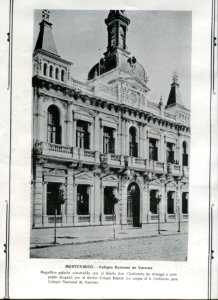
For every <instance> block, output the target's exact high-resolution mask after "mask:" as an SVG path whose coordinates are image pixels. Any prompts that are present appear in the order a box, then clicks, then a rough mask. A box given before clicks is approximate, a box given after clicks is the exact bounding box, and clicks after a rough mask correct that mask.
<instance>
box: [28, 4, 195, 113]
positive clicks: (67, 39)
mask: <svg viewBox="0 0 218 300" xmlns="http://www.w3.org/2000/svg"><path fill="white" fill-rule="evenodd" d="M108 13H109V11H106V10H105V11H101V10H89V11H88V10H83V11H81V10H80V11H79V10H74V11H72V10H51V11H50V22H51V23H52V24H53V26H52V28H53V35H54V38H55V42H56V47H57V50H58V54H59V55H61V57H62V58H64V59H67V60H69V61H72V62H73V66H72V72H71V75H72V76H73V77H74V78H76V79H78V80H81V81H86V79H87V76H88V72H89V70H90V69H91V67H92V66H93V65H94V64H96V63H97V62H98V61H99V58H100V57H103V56H104V55H103V53H104V52H105V51H106V47H107V27H106V25H105V22H104V20H105V18H107V16H108ZM126 14H127V16H128V17H129V19H130V25H129V26H128V31H127V48H128V51H130V52H131V54H132V55H134V56H135V57H136V59H137V61H138V62H140V63H141V64H142V65H143V67H144V68H145V71H146V73H147V75H148V78H149V81H148V87H149V88H150V92H149V93H148V99H150V100H152V101H154V102H159V99H160V96H162V97H163V101H164V102H165V103H166V102H167V99H168V95H169V92H170V84H171V83H172V74H173V72H175V71H176V72H177V73H178V77H179V80H178V81H179V84H180V92H181V96H182V100H183V103H184V105H185V106H186V107H188V108H190V97H191V27H192V15H191V12H189V11H137V10H132V11H128V10H127V11H126ZM41 20H42V14H41V11H40V10H35V13H34V41H33V43H34V45H33V47H35V43H36V39H37V36H38V32H39V23H40V21H41ZM99 49H100V50H99Z"/></svg>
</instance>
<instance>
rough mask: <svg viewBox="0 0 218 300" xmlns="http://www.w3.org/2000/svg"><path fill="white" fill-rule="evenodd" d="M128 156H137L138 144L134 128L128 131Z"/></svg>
mask: <svg viewBox="0 0 218 300" xmlns="http://www.w3.org/2000/svg"><path fill="white" fill-rule="evenodd" d="M129 155H130V156H134V157H137V156H138V143H137V135H136V128H135V127H131V128H130V129H129Z"/></svg>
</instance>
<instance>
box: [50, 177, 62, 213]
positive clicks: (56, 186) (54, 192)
mask: <svg viewBox="0 0 218 300" xmlns="http://www.w3.org/2000/svg"><path fill="white" fill-rule="evenodd" d="M60 186H61V183H56V182H49V183H48V184H47V207H46V214H47V215H48V216H51V215H55V210H57V215H60V214H61V199H60V197H59V191H60Z"/></svg>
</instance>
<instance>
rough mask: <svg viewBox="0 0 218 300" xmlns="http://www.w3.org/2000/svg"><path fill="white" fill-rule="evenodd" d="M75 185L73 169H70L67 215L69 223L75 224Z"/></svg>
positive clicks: (68, 175)
mask: <svg viewBox="0 0 218 300" xmlns="http://www.w3.org/2000/svg"><path fill="white" fill-rule="evenodd" d="M73 189H74V187H73V170H72V169H68V174H67V194H66V198H67V200H66V215H67V220H66V222H67V223H70V224H73V205H74V201H75V198H74V195H73V192H74V190H73Z"/></svg>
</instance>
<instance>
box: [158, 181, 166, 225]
mask: <svg viewBox="0 0 218 300" xmlns="http://www.w3.org/2000/svg"><path fill="white" fill-rule="evenodd" d="M160 195H161V203H160V221H161V222H166V212H167V210H166V209H167V203H166V194H165V187H164V184H163V183H162V184H161V187H160Z"/></svg>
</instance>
